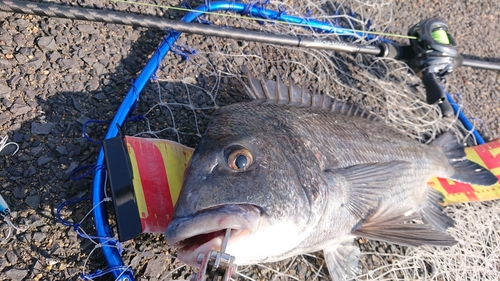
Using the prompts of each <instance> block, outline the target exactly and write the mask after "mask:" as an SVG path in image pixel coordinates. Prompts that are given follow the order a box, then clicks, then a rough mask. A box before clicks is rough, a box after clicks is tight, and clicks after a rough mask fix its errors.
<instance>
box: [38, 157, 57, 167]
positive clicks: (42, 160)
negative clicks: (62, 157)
mask: <svg viewBox="0 0 500 281" xmlns="http://www.w3.org/2000/svg"><path fill="white" fill-rule="evenodd" d="M52 160H54V159H52V157H48V156H45V155H42V156H40V158H38V160H37V161H36V162H37V163H38V166H42V165H44V164H47V163H49V162H50V161H52Z"/></svg>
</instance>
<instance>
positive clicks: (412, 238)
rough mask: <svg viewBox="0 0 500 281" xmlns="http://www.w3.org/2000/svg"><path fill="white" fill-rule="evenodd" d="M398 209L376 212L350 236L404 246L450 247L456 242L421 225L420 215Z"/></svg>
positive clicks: (429, 226)
mask: <svg viewBox="0 0 500 281" xmlns="http://www.w3.org/2000/svg"><path fill="white" fill-rule="evenodd" d="M410 212H411V211H410V210H409V211H408V212H405V211H404V210H402V209H401V208H398V207H388V208H384V209H380V210H377V212H376V213H375V214H373V216H372V217H371V218H369V219H368V220H367V221H365V222H360V223H359V224H358V225H356V226H355V227H354V228H353V230H352V232H351V233H352V234H354V235H356V236H359V237H363V238H368V239H374V240H380V241H385V242H388V243H395V244H399V245H406V246H421V245H432V246H452V245H455V244H456V243H457V241H456V240H455V239H454V238H453V237H451V236H450V235H448V234H446V233H444V232H441V231H439V230H436V229H435V228H433V227H432V226H431V225H430V224H428V223H421V222H419V220H420V219H421V217H420V215H418V214H417V213H415V212H411V213H412V214H409V215H407V213H410Z"/></svg>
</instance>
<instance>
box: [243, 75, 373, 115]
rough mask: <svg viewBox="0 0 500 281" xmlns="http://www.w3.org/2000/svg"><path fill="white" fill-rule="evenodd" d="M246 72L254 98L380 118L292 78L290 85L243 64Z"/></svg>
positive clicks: (250, 95) (250, 94) (249, 92)
mask: <svg viewBox="0 0 500 281" xmlns="http://www.w3.org/2000/svg"><path fill="white" fill-rule="evenodd" d="M243 71H244V72H246V74H247V76H248V80H249V81H250V84H249V85H244V86H245V89H246V92H247V95H248V96H249V97H250V98H251V99H253V100H265V101H266V103H274V104H285V105H290V106H296V107H310V108H319V109H323V110H327V111H331V112H334V113H339V114H343V115H347V116H359V117H363V118H367V119H369V120H380V118H379V117H378V116H376V115H375V114H373V113H371V112H368V111H366V110H363V109H361V108H359V107H358V106H356V105H353V104H350V103H345V102H342V101H339V100H336V99H333V98H331V97H330V96H327V95H319V94H315V93H311V92H310V91H308V90H307V89H306V87H305V84H304V85H302V87H299V86H297V85H295V84H294V83H293V82H292V80H291V79H290V80H289V81H288V86H286V85H285V83H284V82H283V80H282V79H281V78H280V77H279V75H278V77H277V81H273V80H269V79H266V78H265V77H264V76H263V75H262V74H261V75H260V77H259V78H257V77H255V76H254V75H253V74H252V72H251V71H250V70H249V69H248V67H246V66H243Z"/></svg>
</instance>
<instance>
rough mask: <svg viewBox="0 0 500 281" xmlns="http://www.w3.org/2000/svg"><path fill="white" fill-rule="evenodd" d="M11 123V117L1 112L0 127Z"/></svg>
mask: <svg viewBox="0 0 500 281" xmlns="http://www.w3.org/2000/svg"><path fill="white" fill-rule="evenodd" d="M9 121H10V116H9V115H8V114H7V113H4V112H0V125H4V124H5V123H7V122H9Z"/></svg>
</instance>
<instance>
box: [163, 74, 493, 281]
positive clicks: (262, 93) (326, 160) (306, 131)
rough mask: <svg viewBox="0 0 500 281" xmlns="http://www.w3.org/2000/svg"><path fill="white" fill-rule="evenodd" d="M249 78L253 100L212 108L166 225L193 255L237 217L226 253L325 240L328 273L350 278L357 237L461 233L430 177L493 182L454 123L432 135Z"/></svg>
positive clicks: (182, 255) (404, 239)
mask: <svg viewBox="0 0 500 281" xmlns="http://www.w3.org/2000/svg"><path fill="white" fill-rule="evenodd" d="M249 80H250V84H249V86H248V87H247V93H248V95H249V96H250V97H251V98H252V99H254V100H253V101H250V102H246V103H238V104H233V105H230V106H226V107H222V108H220V109H218V110H217V111H216V112H215V113H214V114H213V116H212V119H211V121H210V123H209V125H208V127H207V131H206V132H205V134H204V135H203V138H202V140H201V143H200V144H199V146H198V147H197V148H196V149H195V151H194V154H193V156H192V159H191V162H190V164H189V166H188V168H187V171H186V174H185V180H184V183H183V187H182V190H181V193H180V196H179V199H178V202H177V204H176V207H175V211H174V219H173V221H172V222H171V223H170V224H169V226H168V227H167V230H166V239H167V243H169V244H171V245H174V246H176V247H178V248H179V251H178V257H179V259H181V260H182V261H184V262H185V263H188V264H190V265H192V266H196V258H197V256H198V254H200V253H205V252H207V251H209V250H219V249H220V245H221V242H222V237H223V235H224V230H225V229H227V228H231V229H233V230H232V233H231V238H230V240H229V243H228V245H227V250H226V252H227V253H229V254H231V255H233V256H235V257H236V262H237V263H238V264H240V265H244V264H254V263H258V262H272V261H278V260H282V259H285V258H288V257H291V256H295V255H298V254H304V253H309V252H314V251H319V250H323V253H324V256H325V261H326V263H327V266H328V268H329V271H330V274H331V276H332V278H333V279H334V280H342V279H346V278H349V277H350V276H353V275H355V274H356V273H357V272H358V269H359V265H358V256H359V249H358V248H357V247H356V246H355V245H353V238H355V237H365V238H370V239H376V240H382V241H387V242H391V243H398V244H402V245H410V246H418V245H424V244H427V245H436V246H451V245H453V244H454V243H456V241H455V240H454V239H453V237H451V236H449V235H448V234H447V233H446V229H447V228H448V227H450V226H452V225H453V221H452V220H451V219H450V218H448V217H447V216H446V215H445V214H444V213H443V212H442V209H441V206H440V205H439V201H440V200H441V199H442V197H441V195H440V194H439V193H438V192H437V191H435V190H433V189H431V188H430V187H429V186H428V185H427V182H428V181H429V180H430V179H431V178H432V177H435V176H437V177H442V178H449V179H454V180H458V181H462V182H467V183H474V184H479V185H493V184H495V183H496V182H497V178H496V177H495V176H494V175H493V174H491V173H490V172H489V171H487V170H485V169H483V168H482V167H481V166H479V165H477V164H475V163H473V162H470V161H469V160H467V159H466V158H465V153H464V152H463V147H462V146H461V145H460V144H458V142H457V140H456V138H455V136H454V135H453V134H452V133H446V134H444V135H443V136H441V137H440V138H438V139H437V140H436V141H435V142H433V143H432V144H430V145H424V144H421V143H419V142H417V141H415V140H412V139H409V138H408V137H407V136H405V135H404V134H402V133H400V132H399V131H397V130H395V129H394V128H392V127H390V126H388V125H387V124H385V123H384V122H383V121H381V120H379V119H378V118H377V117H375V116H374V115H372V114H370V113H368V112H365V111H362V110H359V109H358V108H356V107H355V106H352V105H348V104H345V103H341V102H338V101H335V100H333V99H331V98H329V97H326V96H320V95H316V94H311V93H309V92H308V91H306V90H305V89H304V88H302V89H301V88H298V87H296V86H294V85H292V83H290V85H289V86H288V87H287V86H286V85H285V84H284V83H283V82H282V81H281V80H280V79H278V81H276V82H275V81H266V80H265V79H257V78H255V77H253V76H252V74H251V73H249ZM415 221H417V222H419V223H409V222H415Z"/></svg>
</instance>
